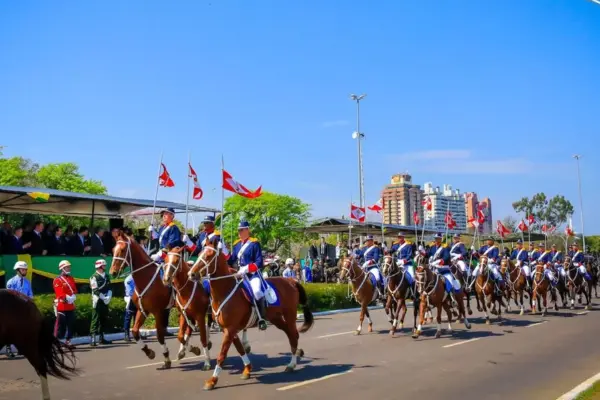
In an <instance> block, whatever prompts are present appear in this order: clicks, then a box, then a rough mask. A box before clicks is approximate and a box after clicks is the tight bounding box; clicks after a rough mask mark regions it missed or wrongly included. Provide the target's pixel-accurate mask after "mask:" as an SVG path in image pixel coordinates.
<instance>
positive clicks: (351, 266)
mask: <svg viewBox="0 0 600 400" xmlns="http://www.w3.org/2000/svg"><path fill="white" fill-rule="evenodd" d="M369 277H371V278H372V279H373V280H374V279H375V276H374V275H373V274H371V273H370V272H368V271H365V270H364V269H362V268H361V267H360V265H358V261H357V260H356V258H354V257H347V258H346V259H345V260H344V261H343V262H342V271H341V272H340V277H339V280H340V281H343V280H344V279H346V278H348V279H349V280H350V282H351V284H352V294H353V295H354V298H355V299H356V301H357V302H358V304H360V316H359V321H360V323H359V324H358V328H356V332H355V334H356V335H360V332H361V331H362V325H363V321H364V320H365V316H366V317H367V321H369V328H368V329H369V332H373V321H372V320H371V316H370V315H369V304H371V303H372V302H373V301H375V299H377V295H378V292H377V288H376V286H375V284H374V283H373V282H372V280H371V279H369Z"/></svg>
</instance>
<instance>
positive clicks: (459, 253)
mask: <svg viewBox="0 0 600 400" xmlns="http://www.w3.org/2000/svg"><path fill="white" fill-rule="evenodd" d="M452 241H453V243H452V247H450V259H451V261H452V263H456V265H458V268H460V270H461V271H462V273H463V275H464V276H465V282H466V285H467V290H468V288H469V278H470V276H471V268H470V267H469V266H468V265H467V263H466V262H465V260H466V258H467V249H466V248H465V244H464V243H463V242H461V240H460V233H456V234H454V236H453V237H452Z"/></svg>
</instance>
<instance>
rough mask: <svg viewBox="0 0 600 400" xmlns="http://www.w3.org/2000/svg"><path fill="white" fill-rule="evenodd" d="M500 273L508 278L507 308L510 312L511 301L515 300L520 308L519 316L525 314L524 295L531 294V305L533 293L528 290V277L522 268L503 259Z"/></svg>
mask: <svg viewBox="0 0 600 400" xmlns="http://www.w3.org/2000/svg"><path fill="white" fill-rule="evenodd" d="M500 273H501V274H502V276H504V277H506V306H507V307H506V308H507V311H510V300H511V298H512V299H514V301H515V304H516V305H517V307H520V309H521V312H520V313H519V315H523V314H525V304H524V301H523V296H524V293H526V292H527V293H528V294H529V303H530V304H531V292H530V291H528V290H527V276H525V272H523V269H522V268H521V267H518V266H516V265H515V263H514V262H513V261H511V260H509V259H508V258H506V257H505V258H503V259H502V261H501V262H500Z"/></svg>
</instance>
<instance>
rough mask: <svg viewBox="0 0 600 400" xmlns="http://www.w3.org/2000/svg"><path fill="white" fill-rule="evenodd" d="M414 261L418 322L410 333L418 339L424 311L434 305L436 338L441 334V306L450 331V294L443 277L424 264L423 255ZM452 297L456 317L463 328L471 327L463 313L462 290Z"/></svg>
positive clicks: (450, 331)
mask: <svg viewBox="0 0 600 400" xmlns="http://www.w3.org/2000/svg"><path fill="white" fill-rule="evenodd" d="M415 263H416V264H417V267H416V270H415V275H416V286H417V291H418V292H419V296H420V304H419V324H418V326H417V329H416V330H415V331H414V333H413V335H412V337H413V339H418V338H419V336H420V335H421V332H422V326H423V324H424V322H425V312H426V310H427V309H428V308H429V307H435V308H436V309H437V318H436V322H437V331H436V333H435V337H436V339H437V338H439V337H440V336H442V308H443V309H444V310H446V314H447V315H448V332H449V333H452V296H450V295H449V294H448V293H447V292H446V289H445V286H446V285H445V279H444V277H443V276H442V275H440V274H438V273H436V272H433V271H432V270H431V268H430V267H429V266H428V265H425V256H423V255H421V254H419V255H417V256H416V257H415ZM454 297H455V299H456V303H457V307H458V319H459V320H461V319H463V322H464V324H465V328H467V329H471V323H470V322H469V320H468V319H467V316H466V313H465V303H464V293H463V291H460V292H458V293H454Z"/></svg>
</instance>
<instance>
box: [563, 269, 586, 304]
mask: <svg viewBox="0 0 600 400" xmlns="http://www.w3.org/2000/svg"><path fill="white" fill-rule="evenodd" d="M564 265H565V270H566V271H567V287H568V288H569V297H570V298H571V310H574V309H575V296H577V297H578V299H579V303H580V304H581V295H582V294H583V295H584V296H585V299H586V306H585V309H586V310H588V309H589V308H590V307H591V306H590V301H591V298H592V284H591V282H586V280H585V278H584V277H583V275H582V274H581V272H580V271H579V268H578V267H576V266H574V265H573V260H572V259H571V257H565V264H564Z"/></svg>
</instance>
